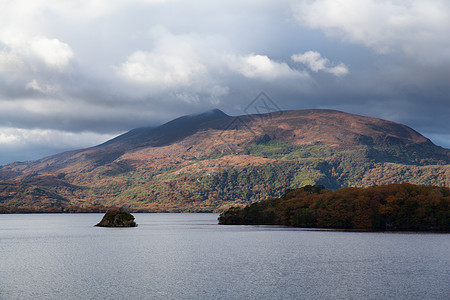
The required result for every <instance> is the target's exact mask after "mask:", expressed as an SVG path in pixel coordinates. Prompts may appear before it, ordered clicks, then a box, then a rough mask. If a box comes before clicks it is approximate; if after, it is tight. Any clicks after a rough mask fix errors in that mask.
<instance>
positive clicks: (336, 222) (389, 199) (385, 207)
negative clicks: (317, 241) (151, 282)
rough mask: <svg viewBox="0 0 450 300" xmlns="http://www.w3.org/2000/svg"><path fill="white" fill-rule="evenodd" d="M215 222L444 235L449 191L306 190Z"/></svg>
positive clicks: (449, 223) (392, 187) (399, 187)
mask: <svg viewBox="0 0 450 300" xmlns="http://www.w3.org/2000/svg"><path fill="white" fill-rule="evenodd" d="M219 223H220V224H227V225H264V224H266V225H269V224H270V225H286V226H294V227H303V228H337V229H361V230H387V231H392V230H395V231H402V230H410V231H447V232H448V231H450V188H446V187H438V186H421V185H414V184H408V183H403V184H389V185H381V186H372V187H368V188H342V189H339V190H337V191H327V190H325V188H324V186H322V185H316V186H311V185H308V186H305V187H303V188H300V189H295V190H288V191H286V193H285V194H283V195H282V196H281V197H279V198H270V199H267V200H264V201H261V202H259V203H253V204H251V205H248V206H246V207H244V208H242V207H233V208H230V209H228V210H227V211H226V212H224V213H222V214H221V215H220V217H219Z"/></svg>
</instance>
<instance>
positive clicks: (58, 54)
mask: <svg viewBox="0 0 450 300" xmlns="http://www.w3.org/2000/svg"><path fill="white" fill-rule="evenodd" d="M31 49H32V50H33V51H34V53H35V54H36V55H38V56H39V57H40V58H41V59H42V60H43V61H44V62H45V64H46V65H47V66H49V67H52V68H56V69H59V70H62V69H64V68H65V67H66V66H67V65H68V64H69V62H70V60H71V59H72V57H73V52H72V49H71V48H70V46H69V45H68V44H66V43H63V42H61V41H60V40H58V39H49V38H46V37H38V38H35V39H34V41H33V42H32V43H31Z"/></svg>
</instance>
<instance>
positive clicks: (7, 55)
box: [0, 51, 24, 73]
mask: <svg viewBox="0 0 450 300" xmlns="http://www.w3.org/2000/svg"><path fill="white" fill-rule="evenodd" d="M23 67H24V63H23V62H22V60H21V59H20V58H19V56H17V55H16V54H14V53H11V52H7V51H0V73H16V72H17V71H18V70H21V69H23Z"/></svg>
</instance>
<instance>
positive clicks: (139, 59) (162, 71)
mask: <svg viewBox="0 0 450 300" xmlns="http://www.w3.org/2000/svg"><path fill="white" fill-rule="evenodd" d="M118 72H119V74H120V75H121V76H123V77H125V78H127V79H129V80H131V81H136V82H141V83H147V84H152V85H156V86H164V87H168V88H170V87H173V86H178V85H189V84H190V83H191V82H192V81H193V80H194V79H195V78H196V77H197V76H199V75H202V74H203V73H205V72H206V67H205V66H204V65H202V64H201V63H199V62H198V61H195V60H194V59H192V58H191V57H189V55H187V53H180V54H179V55H173V54H172V55H170V54H164V53H159V52H157V53H153V52H145V51H136V52H134V53H133V54H131V55H130V56H129V57H128V59H127V60H126V62H124V63H123V64H122V65H121V66H120V67H119V69H118Z"/></svg>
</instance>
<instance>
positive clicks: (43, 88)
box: [25, 79, 59, 94]
mask: <svg viewBox="0 0 450 300" xmlns="http://www.w3.org/2000/svg"><path fill="white" fill-rule="evenodd" d="M25 88H26V89H27V90H34V91H38V92H40V93H43V94H55V93H56V92H58V90H59V89H58V87H57V86H54V85H50V84H41V83H39V82H38V81H37V80H36V79H33V80H32V81H30V82H28V83H27V84H26V86H25Z"/></svg>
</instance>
